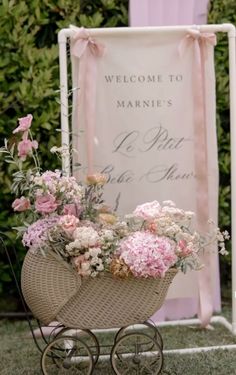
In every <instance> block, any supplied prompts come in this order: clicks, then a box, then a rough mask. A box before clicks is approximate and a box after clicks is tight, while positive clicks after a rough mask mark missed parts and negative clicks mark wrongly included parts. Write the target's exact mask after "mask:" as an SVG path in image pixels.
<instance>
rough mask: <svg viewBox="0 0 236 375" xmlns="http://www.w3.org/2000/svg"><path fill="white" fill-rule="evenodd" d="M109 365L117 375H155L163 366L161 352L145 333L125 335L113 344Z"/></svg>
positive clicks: (152, 339) (156, 343)
mask: <svg viewBox="0 0 236 375" xmlns="http://www.w3.org/2000/svg"><path fill="white" fill-rule="evenodd" d="M150 344H151V345H150ZM111 365H112V368H113V370H114V371H115V373H116V374H117V375H134V374H135V375H138V374H139V375H148V374H149V375H150V374H151V375H156V374H159V373H160V372H161V369H162V365H163V354H162V350H161V348H160V346H159V344H158V342H157V340H155V339H154V338H153V337H151V336H149V335H147V334H146V333H142V332H132V333H127V334H125V335H124V336H122V337H120V338H119V339H118V340H117V341H116V342H115V344H114V346H113V348H112V351H111Z"/></svg>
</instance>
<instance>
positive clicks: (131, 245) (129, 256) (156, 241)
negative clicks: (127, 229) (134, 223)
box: [118, 231, 177, 277]
mask: <svg viewBox="0 0 236 375" xmlns="http://www.w3.org/2000/svg"><path fill="white" fill-rule="evenodd" d="M118 255H119V256H120V257H121V258H122V259H123V260H124V262H125V263H126V264H127V265H128V266H129V267H130V270H131V271H132V273H133V274H134V276H136V277H164V275H165V273H166V271H167V270H168V269H169V268H170V267H172V266H173V265H174V264H175V262H176V261H177V256H176V255H175V243H174V242H173V241H171V240H170V239H168V238H167V237H158V236H156V235H155V234H153V233H150V232H148V231H146V232H145V231H144V232H141V231H137V232H135V233H133V234H131V235H130V236H128V237H127V238H125V239H124V240H122V241H121V242H120V246H119V248H118Z"/></svg>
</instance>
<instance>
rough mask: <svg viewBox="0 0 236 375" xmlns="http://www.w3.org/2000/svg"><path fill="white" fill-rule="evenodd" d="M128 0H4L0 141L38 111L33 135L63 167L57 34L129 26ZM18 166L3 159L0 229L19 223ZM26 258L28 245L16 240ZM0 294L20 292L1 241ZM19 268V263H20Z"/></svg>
mask: <svg viewBox="0 0 236 375" xmlns="http://www.w3.org/2000/svg"><path fill="white" fill-rule="evenodd" d="M127 9H128V0H94V1H88V0H20V1H19V0H2V1H1V2H0V14H1V17H0V50H1V58H0V146H2V145H3V141H4V138H8V139H9V138H10V141H11V142H13V140H14V137H13V136H12V130H13V129H14V128H15V127H16V124H17V118H18V117H23V116H25V115H27V114H28V113H32V114H33V116H34V126H33V133H34V134H33V136H34V138H36V139H37V140H38V141H39V142H40V150H41V159H42V161H43V165H44V167H45V169H47V168H50V169H54V168H56V167H57V165H56V162H55V160H54V159H55V158H54V157H53V156H51V155H50V154H49V152H48V150H49V149H50V148H51V147H52V146H54V145H59V143H60V138H59V137H60V136H59V133H58V132H56V129H57V128H59V112H60V106H59V104H58V100H59V93H58V90H59V69H58V45H57V33H58V31H59V30H60V29H62V28H64V27H68V26H69V25H70V24H74V25H77V26H84V27H107V26H109V27H111V26H112V27H113V26H114V27H115V26H126V25H127V23H128V11H127ZM13 173H14V166H13V165H12V164H6V163H5V162H4V161H3V158H2V157H1V159H0V202H1V211H0V231H1V232H3V233H4V234H7V235H8V238H9V239H8V240H6V239H5V237H4V241H5V243H6V244H7V245H8V248H9V249H11V247H12V245H11V241H13V242H14V241H16V240H15V236H14V234H13V233H12V231H11V227H12V226H18V225H19V223H18V220H17V217H16V215H14V214H13V212H12V210H11V208H10V207H11V203H12V199H13V197H12V196H11V194H10V185H11V180H12V178H11V176H12V174H13ZM16 247H17V249H18V253H19V256H20V259H22V258H23V255H24V253H25V250H24V249H23V248H22V246H21V243H20V241H16ZM0 259H1V261H0V295H7V294H8V295H9V294H14V293H15V284H14V282H13V278H12V274H11V271H10V268H9V265H8V261H7V258H6V256H5V252H4V248H3V246H2V245H0ZM16 270H17V267H16Z"/></svg>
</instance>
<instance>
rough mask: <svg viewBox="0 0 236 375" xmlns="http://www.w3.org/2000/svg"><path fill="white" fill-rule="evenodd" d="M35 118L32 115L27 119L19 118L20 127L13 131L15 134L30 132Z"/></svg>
mask: <svg viewBox="0 0 236 375" xmlns="http://www.w3.org/2000/svg"><path fill="white" fill-rule="evenodd" d="M32 119H33V116H32V115H27V116H26V117H21V118H19V119H18V120H19V126H18V127H17V128H16V129H15V130H13V134H15V133H18V132H25V131H27V130H29V128H30V126H31V122H32Z"/></svg>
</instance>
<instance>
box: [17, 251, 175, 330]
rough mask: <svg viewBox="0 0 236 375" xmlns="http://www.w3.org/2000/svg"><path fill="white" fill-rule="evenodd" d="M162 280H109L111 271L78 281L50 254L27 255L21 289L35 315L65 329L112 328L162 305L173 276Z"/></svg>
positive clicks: (141, 319) (171, 273) (137, 320)
mask: <svg viewBox="0 0 236 375" xmlns="http://www.w3.org/2000/svg"><path fill="white" fill-rule="evenodd" d="M176 273H177V271H176V270H169V271H168V272H167V273H166V275H165V277H164V278H162V279H152V278H148V279H137V278H136V279H135V278H129V279H125V280H120V279H114V278H113V277H112V275H111V274H108V273H107V274H105V275H103V276H101V277H96V278H94V279H93V278H86V279H83V280H82V283H81V279H80V278H79V277H78V275H77V274H76V273H74V272H73V270H72V269H71V270H70V269H68V268H67V267H65V266H64V265H63V262H59V261H58V260H56V259H55V258H53V257H52V256H49V257H43V256H42V255H41V254H37V255H36V254H32V253H30V252H28V253H27V255H26V257H25V260H24V264H23V269H22V281H21V282H22V291H23V294H24V297H25V300H26V302H27V304H28V306H29V307H30V309H31V311H32V313H33V314H34V316H35V317H37V318H38V319H40V320H41V321H42V322H43V323H45V324H48V323H49V322H50V321H52V320H57V321H59V322H60V323H63V324H64V325H65V326H67V327H75V328H89V329H92V328H111V327H122V326H126V325H129V324H134V323H140V322H144V321H145V320H147V319H148V318H150V316H151V315H153V313H154V312H155V311H157V310H158V309H159V308H160V307H161V306H162V304H163V301H164V299H165V297H166V293H167V291H168V288H169V286H170V283H171V282H172V280H173V278H174V276H175V275H176Z"/></svg>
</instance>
